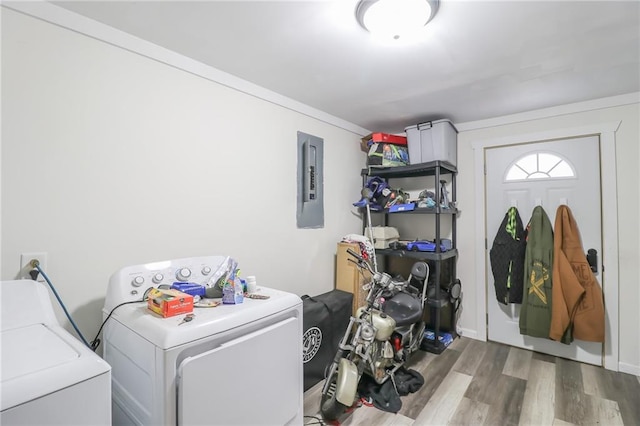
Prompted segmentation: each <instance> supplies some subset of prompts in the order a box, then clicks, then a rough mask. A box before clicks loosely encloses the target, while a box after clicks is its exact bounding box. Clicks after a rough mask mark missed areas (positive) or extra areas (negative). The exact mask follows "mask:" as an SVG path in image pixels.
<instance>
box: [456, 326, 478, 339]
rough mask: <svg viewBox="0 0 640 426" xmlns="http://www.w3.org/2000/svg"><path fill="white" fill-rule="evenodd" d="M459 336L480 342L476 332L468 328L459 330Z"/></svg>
mask: <svg viewBox="0 0 640 426" xmlns="http://www.w3.org/2000/svg"><path fill="white" fill-rule="evenodd" d="M460 336H461V337H468V338H469V339H474V340H481V339H479V338H478V332H477V331H476V330H471V329H470V328H460Z"/></svg>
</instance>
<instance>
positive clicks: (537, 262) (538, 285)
mask: <svg viewBox="0 0 640 426" xmlns="http://www.w3.org/2000/svg"><path fill="white" fill-rule="evenodd" d="M527 228H528V230H529V232H528V237H527V249H526V252H525V257H524V292H523V297H522V309H521V310H520V334H525V335H528V336H533V337H542V338H545V339H548V338H549V328H550V326H551V289H552V266H553V227H552V226H551V221H550V220H549V217H548V216H547V214H546V213H545V211H544V209H543V208H542V207H541V206H537V207H536V208H534V209H533V213H532V214H531V219H530V220H529V224H528V225H527Z"/></svg>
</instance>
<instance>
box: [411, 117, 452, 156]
mask: <svg viewBox="0 0 640 426" xmlns="http://www.w3.org/2000/svg"><path fill="white" fill-rule="evenodd" d="M404 130H405V132H407V142H408V144H409V164H419V163H428V162H430V161H436V160H441V161H446V162H448V163H451V164H452V165H454V166H455V165H456V163H457V159H458V157H457V155H458V131H457V130H456V128H455V127H454V125H453V123H452V122H451V121H450V120H438V121H429V122H426V123H421V124H417V125H415V126H410V127H407V128H405V129H404Z"/></svg>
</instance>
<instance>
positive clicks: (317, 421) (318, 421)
mask: <svg viewBox="0 0 640 426" xmlns="http://www.w3.org/2000/svg"><path fill="white" fill-rule="evenodd" d="M304 418H305V419H313V421H312V422H310V423H305V426H307V425H323V426H324V425H326V423H325V422H324V420H322V418H320V417H318V416H304Z"/></svg>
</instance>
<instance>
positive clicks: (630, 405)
mask: <svg viewBox="0 0 640 426" xmlns="http://www.w3.org/2000/svg"><path fill="white" fill-rule="evenodd" d="M580 369H581V371H582V376H583V383H584V392H585V393H586V394H587V395H593V396H598V397H600V398H603V399H606V400H610V401H616V402H617V403H618V409H619V410H620V413H621V416H622V418H623V419H624V422H625V424H633V425H640V384H639V383H638V381H637V376H632V375H630V374H626V373H616V372H613V371H609V370H605V369H604V368H602V367H597V366H595V365H587V364H582V365H580ZM629 395H637V398H636V401H635V402H634V401H632V400H630V399H629Z"/></svg>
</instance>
